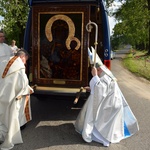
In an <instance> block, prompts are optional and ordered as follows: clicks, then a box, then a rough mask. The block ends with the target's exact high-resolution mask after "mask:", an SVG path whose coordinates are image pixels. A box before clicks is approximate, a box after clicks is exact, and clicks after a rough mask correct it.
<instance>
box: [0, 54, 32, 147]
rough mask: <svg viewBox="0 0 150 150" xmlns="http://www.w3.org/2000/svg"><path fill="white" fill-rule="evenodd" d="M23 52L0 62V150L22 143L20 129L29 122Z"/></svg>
mask: <svg viewBox="0 0 150 150" xmlns="http://www.w3.org/2000/svg"><path fill="white" fill-rule="evenodd" d="M27 59H28V56H27V54H26V53H25V51H20V52H18V54H17V56H13V57H8V58H7V59H5V60H3V61H0V68H1V69H0V90H1V92H0V143H1V145H0V149H1V150H9V149H12V148H13V147H14V145H15V144H19V143H23V140H22V136H21V131H20V127H21V126H23V125H24V124H26V123H27V122H28V121H30V120H31V119H32V118H31V108H30V94H31V93H33V89H32V88H31V87H30V86H29V83H28V78H27V75H26V73H25V65H24V64H25V63H26V60H27Z"/></svg>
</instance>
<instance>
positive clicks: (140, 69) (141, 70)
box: [123, 51, 150, 81]
mask: <svg viewBox="0 0 150 150" xmlns="http://www.w3.org/2000/svg"><path fill="white" fill-rule="evenodd" d="M123 65H124V66H125V67H126V68H127V69H128V70H129V71H131V72H132V73H134V74H135V75H137V76H140V77H144V78H146V79H147V80H149V81H150V55H147V51H131V52H130V53H129V54H128V55H127V56H126V57H125V58H124V59H123Z"/></svg>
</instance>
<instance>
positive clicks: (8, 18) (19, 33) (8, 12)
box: [0, 0, 29, 47]
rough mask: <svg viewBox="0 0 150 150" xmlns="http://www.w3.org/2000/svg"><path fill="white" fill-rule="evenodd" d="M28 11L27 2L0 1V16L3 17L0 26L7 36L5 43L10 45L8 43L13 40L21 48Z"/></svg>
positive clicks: (25, 0) (14, 0)
mask: <svg viewBox="0 0 150 150" xmlns="http://www.w3.org/2000/svg"><path fill="white" fill-rule="evenodd" d="M28 11H29V6H28V1H27V0H1V1H0V14H1V16H2V17H4V20H2V21H1V22H0V25H1V26H2V28H3V30H4V32H5V34H6V36H7V41H6V42H7V43H9V44H10V41H11V40H12V39H14V40H16V41H17V46H19V47H22V45H23V37H24V30H25V26H26V22H27V17H28Z"/></svg>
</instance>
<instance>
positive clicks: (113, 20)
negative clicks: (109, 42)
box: [108, 17, 116, 35]
mask: <svg viewBox="0 0 150 150" xmlns="http://www.w3.org/2000/svg"><path fill="white" fill-rule="evenodd" d="M108 19H109V28H110V35H112V30H113V28H114V26H115V25H116V21H115V18H114V17H108Z"/></svg>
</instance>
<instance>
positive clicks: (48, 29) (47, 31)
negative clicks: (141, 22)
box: [45, 15, 81, 50]
mask: <svg viewBox="0 0 150 150" xmlns="http://www.w3.org/2000/svg"><path fill="white" fill-rule="evenodd" d="M56 20H63V21H65V22H66V23H67V24H68V27H69V35H68V37H67V39H66V47H67V49H68V50H70V49H71V47H70V44H71V41H76V42H77V46H76V47H75V50H78V49H79V48H80V46H81V43H80V41H79V39H78V38H76V37H75V25H74V23H73V21H72V20H71V19H70V18H69V17H68V16H66V15H55V16H53V17H51V18H50V19H49V20H48V22H47V24H46V27H45V34H46V37H47V39H48V40H49V41H50V42H51V41H52V40H53V38H52V31H51V28H52V25H53V23H54V21H56Z"/></svg>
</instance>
